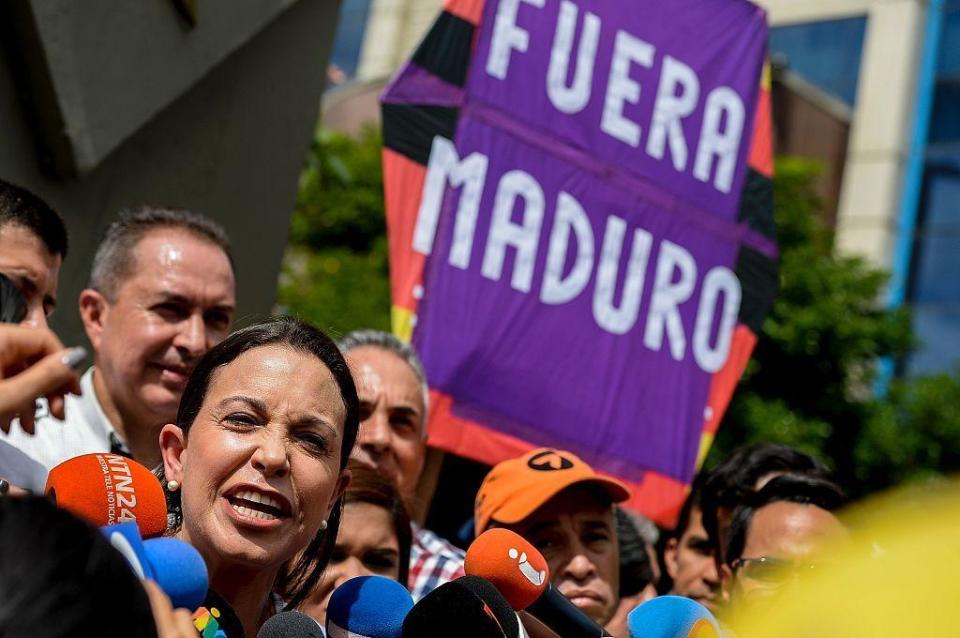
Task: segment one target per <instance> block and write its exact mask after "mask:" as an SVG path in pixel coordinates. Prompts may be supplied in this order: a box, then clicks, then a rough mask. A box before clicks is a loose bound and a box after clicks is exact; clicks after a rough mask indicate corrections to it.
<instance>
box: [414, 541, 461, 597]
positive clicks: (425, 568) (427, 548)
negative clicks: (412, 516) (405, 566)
mask: <svg viewBox="0 0 960 638" xmlns="http://www.w3.org/2000/svg"><path fill="white" fill-rule="evenodd" d="M463 558H464V553H463V550H462V549H460V548H459V547H455V546H453V545H451V544H450V543H449V542H448V541H445V540H444V539H442V538H440V537H439V536H437V535H436V534H434V533H433V532H431V531H429V530H426V529H424V528H422V527H420V526H419V525H416V524H415V525H414V526H413V543H412V545H411V547H410V578H409V581H408V584H409V587H410V593H411V594H412V595H413V600H414V602H416V601H418V600H420V599H421V598H423V597H424V596H426V595H427V594H429V593H430V592H432V591H433V590H434V589H436V588H437V587H439V586H440V585H442V584H444V583H447V582H450V581H451V580H455V579H457V578H460V577H461V576H463Z"/></svg>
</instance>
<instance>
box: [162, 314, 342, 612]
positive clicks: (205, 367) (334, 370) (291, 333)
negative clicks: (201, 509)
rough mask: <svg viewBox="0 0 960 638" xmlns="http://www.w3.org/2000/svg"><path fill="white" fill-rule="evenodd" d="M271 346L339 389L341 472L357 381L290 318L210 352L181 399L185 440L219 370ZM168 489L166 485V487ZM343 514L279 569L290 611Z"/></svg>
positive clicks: (170, 497) (314, 333) (337, 508)
mask: <svg viewBox="0 0 960 638" xmlns="http://www.w3.org/2000/svg"><path fill="white" fill-rule="evenodd" d="M271 345H284V346H288V347H290V348H292V349H294V350H296V351H298V352H304V353H306V354H310V355H313V356H314V357H316V358H317V359H319V360H320V362H321V363H323V365H324V366H326V368H327V369H328V370H330V374H332V375H333V379H334V381H335V382H336V384H337V387H338V388H339V390H340V397H341V399H342V400H343V405H344V407H345V408H346V417H345V419H344V425H343V440H342V444H341V447H340V471H343V469H344V468H346V466H347V460H348V459H349V458H350V452H351V450H353V444H354V443H355V442H356V440H357V429H358V428H359V427H360V402H359V400H358V399H357V389H356V387H355V386H354V384H353V377H352V376H351V374H350V369H349V368H348V367H347V362H346V361H345V360H344V359H343V355H342V354H340V350H339V348H337V346H336V344H335V343H334V342H333V340H332V339H330V337H328V336H327V335H325V334H324V333H323V332H321V331H320V330H318V329H317V328H315V327H313V326H311V325H310V324H308V323H306V322H304V321H300V320H299V319H293V318H290V317H275V318H272V319H268V320H266V321H264V322H261V323H258V324H256V325H253V326H249V327H247V328H243V329H242V330H238V331H236V332H234V333H233V334H231V335H230V336H229V337H227V338H226V339H224V340H223V341H221V342H220V343H218V344H217V345H215V346H214V347H213V348H211V349H210V350H209V351H208V352H207V353H206V354H205V355H203V357H201V358H200V361H199V362H198V363H197V367H196V368H195V369H194V371H193V373H192V374H191V375H190V379H189V380H188V381H187V386H186V387H185V388H184V390H183V397H182V398H181V399H180V407H179V409H178V410H177V426H179V427H180V429H181V430H183V435H184V437H187V438H189V434H190V428H191V427H192V426H193V422H194V421H195V420H196V418H197V415H198V414H199V413H200V408H201V407H202V406H203V400H204V398H205V397H206V395H207V389H208V388H209V386H210V379H211V378H212V377H213V374H214V373H215V372H216V371H217V370H219V369H220V368H222V367H224V366H226V365H228V364H229V363H231V362H232V361H233V360H234V359H236V358H237V357H239V356H240V355H242V354H243V353H244V352H247V351H249V350H253V349H254V348H261V347H264V346H271ZM162 484H165V482H162ZM178 501H179V492H173V493H170V492H168V493H167V503H168V508H169V509H170V511H171V513H172V514H173V520H172V521H171V522H172V523H173V525H172V527H174V528H177V527H179V526H180V525H181V524H182V523H183V519H182V513H181V510H180V504H179V502H178ZM342 510H343V500H342V498H341V500H340V502H339V503H336V504H335V505H334V507H333V510H332V512H331V513H330V518H329V519H328V521H327V529H326V531H320V532H318V533H317V535H316V537H314V539H313V540H312V541H310V544H309V545H308V546H307V549H306V550H305V551H304V552H303V554H302V555H301V558H300V560H299V561H297V563H296V564H295V565H291V566H289V569H284V570H281V573H280V575H279V576H278V577H277V583H276V585H275V587H274V591H275V592H276V593H278V594H279V595H280V596H281V597H282V598H283V599H284V600H285V601H286V602H287V607H286V608H287V609H293V608H295V607H296V606H297V605H298V604H300V603H301V602H303V599H304V598H306V597H307V596H308V595H309V594H310V592H311V591H312V590H313V588H314V587H315V586H316V584H317V581H318V580H319V579H320V575H321V573H322V572H323V570H324V568H325V567H326V566H327V561H329V560H330V554H331V553H333V548H334V545H335V543H336V540H337V531H338V530H339V529H340V516H341V512H342Z"/></svg>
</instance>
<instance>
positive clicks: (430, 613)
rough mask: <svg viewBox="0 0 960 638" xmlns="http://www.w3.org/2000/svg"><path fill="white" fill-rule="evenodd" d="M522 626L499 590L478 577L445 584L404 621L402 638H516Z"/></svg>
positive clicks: (422, 600)
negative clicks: (454, 637) (453, 637)
mask: <svg viewBox="0 0 960 638" xmlns="http://www.w3.org/2000/svg"><path fill="white" fill-rule="evenodd" d="M519 635H521V634H520V622H519V620H518V619H517V615H516V614H515V613H514V611H513V609H512V608H511V607H510V604H509V603H508V602H507V601H506V600H505V599H504V598H503V596H502V595H500V592H498V591H497V589H496V587H494V586H493V585H491V584H490V583H488V582H486V581H484V580H483V579H482V578H478V577H476V576H464V577H462V578H458V579H457V580H453V581H450V582H449V583H444V584H443V585H441V586H440V587H437V588H436V589H434V590H433V591H432V592H430V593H429V594H427V595H426V596H424V597H423V599H421V600H420V602H418V603H417V604H416V605H414V606H413V609H411V610H410V613H408V614H407V617H406V618H405V619H404V621H403V638H433V637H436V638H449V636H457V638H517V636H519Z"/></svg>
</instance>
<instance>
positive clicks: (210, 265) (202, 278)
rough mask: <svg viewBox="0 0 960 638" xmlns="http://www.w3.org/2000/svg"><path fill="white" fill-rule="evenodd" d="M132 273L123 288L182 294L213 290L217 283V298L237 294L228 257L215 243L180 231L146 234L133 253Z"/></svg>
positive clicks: (159, 230) (122, 285) (172, 230)
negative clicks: (131, 287)
mask: <svg viewBox="0 0 960 638" xmlns="http://www.w3.org/2000/svg"><path fill="white" fill-rule="evenodd" d="M131 259H132V264H131V267H132V271H131V272H130V273H129V274H128V276H127V278H126V280H125V281H123V282H122V283H121V284H120V285H121V287H124V286H127V285H128V284H129V285H131V286H133V287H136V288H139V289H141V290H142V289H151V290H152V289H157V290H163V291H165V292H173V293H177V294H182V295H190V294H193V293H199V292H201V291H206V290H210V288H211V284H217V285H219V287H220V290H218V291H216V293H217V294H218V296H221V297H229V299H228V300H225V301H231V302H232V298H233V294H234V279H233V269H232V267H231V266H230V261H229V259H228V258H227V256H226V254H225V253H224V252H223V251H222V250H221V249H220V248H219V247H218V246H216V245H215V244H213V243H211V242H209V241H206V240H204V239H201V238H199V237H196V236H194V235H192V234H191V233H188V232H186V231H182V230H178V229H156V230H153V231H150V232H149V233H147V234H146V235H145V236H144V237H143V238H141V239H140V241H139V242H137V245H136V246H135V247H134V248H133V250H132V251H131Z"/></svg>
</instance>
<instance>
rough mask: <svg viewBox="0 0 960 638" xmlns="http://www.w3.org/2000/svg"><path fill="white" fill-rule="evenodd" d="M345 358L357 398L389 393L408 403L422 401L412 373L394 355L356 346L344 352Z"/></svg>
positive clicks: (415, 378) (406, 365)
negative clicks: (351, 373)
mask: <svg viewBox="0 0 960 638" xmlns="http://www.w3.org/2000/svg"><path fill="white" fill-rule="evenodd" d="M346 359H347V364H348V365H349V366H350V370H351V371H352V372H353V376H354V379H355V380H356V383H357V393H358V394H360V395H361V396H372V395H379V394H389V395H390V396H393V397H394V398H396V399H404V400H408V401H411V402H421V401H422V400H423V397H422V394H421V388H420V381H419V379H417V375H416V373H415V372H414V371H413V368H411V367H410V365H409V364H408V363H407V362H406V361H404V360H403V359H401V358H400V357H399V356H398V355H396V354H395V353H393V352H390V351H388V350H384V349H383V348H379V347H375V346H360V347H358V348H354V349H353V350H350V351H349V352H347V353H346Z"/></svg>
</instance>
